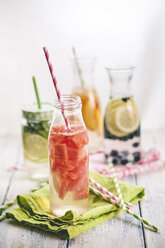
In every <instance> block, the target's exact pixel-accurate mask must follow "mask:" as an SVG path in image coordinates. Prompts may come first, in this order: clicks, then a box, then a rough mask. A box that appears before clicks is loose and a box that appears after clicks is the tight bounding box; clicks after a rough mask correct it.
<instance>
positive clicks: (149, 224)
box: [89, 186, 159, 232]
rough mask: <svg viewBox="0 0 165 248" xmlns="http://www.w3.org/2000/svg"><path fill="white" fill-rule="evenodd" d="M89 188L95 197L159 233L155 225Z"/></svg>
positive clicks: (94, 189)
mask: <svg viewBox="0 0 165 248" xmlns="http://www.w3.org/2000/svg"><path fill="white" fill-rule="evenodd" d="M89 187H90V191H91V192H93V193H94V194H95V195H98V196H101V197H102V198H103V199H104V200H106V201H108V202H110V203H111V204H113V205H114V206H116V207H117V208H120V209H122V210H123V211H124V212H125V213H127V214H129V215H131V216H133V217H134V218H135V219H137V220H139V221H141V222H142V223H143V224H145V225H146V226H147V227H150V228H151V229H152V230H154V231H155V232H158V231H159V228H158V227H156V226H155V225H153V224H151V223H150V222H148V221H146V220H145V219H144V218H142V217H141V216H139V215H137V214H136V213H134V212H132V211H131V210H128V209H126V208H124V209H123V207H122V205H121V204H119V203H118V202H117V201H115V200H112V199H111V198H110V197H109V196H108V195H104V194H102V193H101V191H99V190H97V189H96V188H94V187H92V186H89Z"/></svg>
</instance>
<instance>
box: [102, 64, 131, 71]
mask: <svg viewBox="0 0 165 248" xmlns="http://www.w3.org/2000/svg"><path fill="white" fill-rule="evenodd" d="M135 68H136V65H110V66H108V67H107V66H106V67H105V70H106V71H131V70H134V69H135Z"/></svg>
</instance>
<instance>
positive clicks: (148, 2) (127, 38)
mask: <svg viewBox="0 0 165 248" xmlns="http://www.w3.org/2000/svg"><path fill="white" fill-rule="evenodd" d="M43 45H46V46H47V47H48V48H49V51H50V55H51V60H52V62H53V65H54V69H55V72H56V75H57V78H58V81H59V82H60V87H61V89H62V91H63V92H65V93H66V92H68V91H71V89H72V86H73V80H72V78H73V77H72V68H71V65H70V61H69V57H70V55H71V46H72V45H74V46H75V47H76V49H77V52H78V53H79V55H80V56H82V55H84V56H87V55H88V56H92V55H95V56H97V58H98V60H97V66H96V75H95V76H96V77H95V84H96V88H97V91H98V92H99V93H100V97H101V101H102V107H103V109H104V107H105V104H106V102H107V99H108V95H109V82H108V77H107V75H106V72H105V70H104V67H105V66H106V65H108V64H112V63H120V64H121V63H122V64H123V63H126V64H130V63H136V64H137V70H136V72H135V75H134V82H133V89H134V95H135V98H136V100H137V103H138V105H139V108H140V112H141V116H142V124H143V128H149V129H151V128H162V127H165V108H164V107H163V105H164V97H165V82H164V81H165V80H164V79H165V48H164V47H165V1H164V0H133V1H132V0H121V1H119V0H115V1H114V0H101V1H100V0H68V1H67V0H60V1H58V0H0V101H1V104H0V134H2V133H3V134H4V133H18V132H19V131H20V119H21V118H20V109H21V105H22V104H23V103H25V102H31V101H34V100H35V97H34V92H33V86H32V82H31V76H32V75H35V76H36V78H37V81H38V84H39V85H38V86H39V89H40V94H41V98H42V100H43V101H47V100H50V101H52V100H53V98H54V97H55V94H54V89H53V84H52V82H51V78H50V75H49V71H48V67H47V64H46V61H45V58H44V54H43V50H42V47H43Z"/></svg>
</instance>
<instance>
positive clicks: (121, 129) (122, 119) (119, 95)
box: [104, 67, 140, 165]
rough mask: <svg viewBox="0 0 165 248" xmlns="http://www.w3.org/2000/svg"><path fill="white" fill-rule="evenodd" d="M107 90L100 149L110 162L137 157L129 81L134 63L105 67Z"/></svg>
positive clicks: (135, 120)
mask: <svg viewBox="0 0 165 248" xmlns="http://www.w3.org/2000/svg"><path fill="white" fill-rule="evenodd" d="M106 70H107V72H108V76H109V79H110V85H111V91H110V99H109V102H108V104H107V107H106V110H105V116H104V138H105V142H104V151H105V158H106V160H107V159H108V160H110V161H112V163H113V164H114V165H126V164H128V163H130V164H133V163H135V162H138V161H139V160H140V116H139V112H138V109H137V106H136V104H135V101H134V98H133V95H132V92H131V81H132V76H133V70H134V67H111V68H106Z"/></svg>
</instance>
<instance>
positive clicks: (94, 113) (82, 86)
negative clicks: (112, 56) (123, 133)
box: [72, 58, 103, 151]
mask: <svg viewBox="0 0 165 248" xmlns="http://www.w3.org/2000/svg"><path fill="white" fill-rule="evenodd" d="M77 62H78V64H79V66H80V68H81V70H82V79H81V78H80V75H79V73H78V69H77V65H76V63H77ZM95 62H96V58H78V59H77V60H76V59H72V66H73V75H74V84H75V87H74V88H73V94H76V95H78V96H80V97H81V101H82V115H83V119H84V122H85V125H86V127H87V130H88V136H89V150H90V151H96V150H98V149H99V148H100V146H101V145H102V143H101V142H102V134H103V122H102V115H101V105H100V100H99V96H98V94H97V92H96V90H95V88H94V86H93V84H94V71H95ZM82 80H83V82H82Z"/></svg>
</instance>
